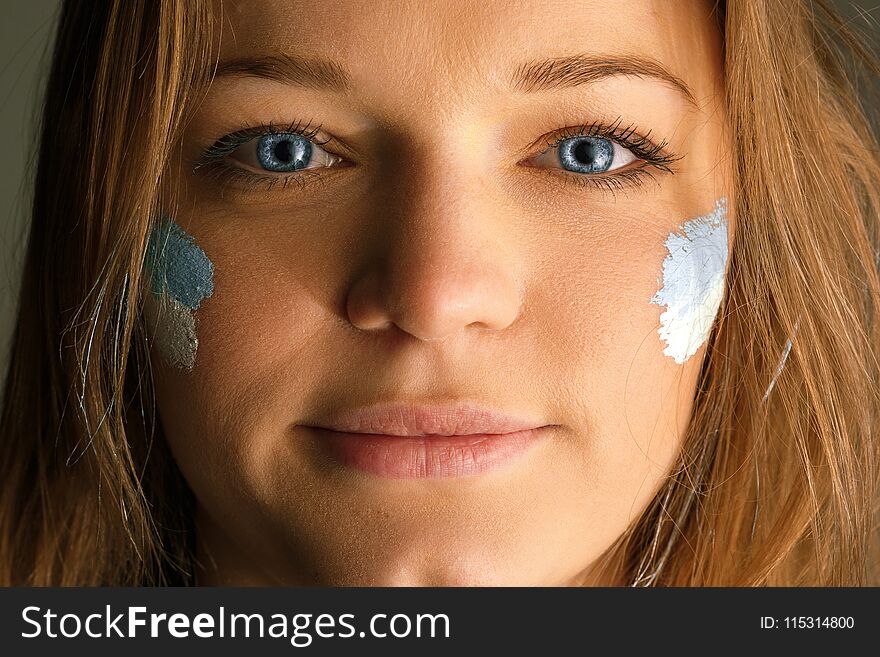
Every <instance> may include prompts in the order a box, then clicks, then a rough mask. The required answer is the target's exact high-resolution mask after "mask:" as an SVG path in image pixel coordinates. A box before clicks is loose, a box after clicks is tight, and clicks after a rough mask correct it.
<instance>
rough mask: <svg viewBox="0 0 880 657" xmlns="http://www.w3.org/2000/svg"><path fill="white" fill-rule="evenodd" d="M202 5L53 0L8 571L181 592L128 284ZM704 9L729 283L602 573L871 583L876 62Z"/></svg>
mask: <svg viewBox="0 0 880 657" xmlns="http://www.w3.org/2000/svg"><path fill="white" fill-rule="evenodd" d="M208 4H209V3H203V2H195V1H192V2H183V1H181V0H157V1H156V2H146V0H137V1H136V0H115V1H114V2H107V3H77V2H66V3H65V5H64V8H63V12H62V15H61V18H60V24H59V28H58V33H57V42H56V46H55V52H54V57H53V64H52V70H51V75H50V80H49V84H48V88H47V92H46V98H45V109H44V112H43V116H42V125H41V137H40V149H39V161H38V168H37V172H36V179H35V185H34V201H33V212H32V222H31V228H30V238H29V242H28V251H27V255H26V262H25V270H24V276H23V283H22V289H21V296H20V305H19V314H18V322H17V325H16V326H17V328H16V332H15V335H14V338H13V345H12V353H11V360H10V369H9V372H8V375H7V379H6V387H5V392H4V397H3V399H4V405H3V409H2V415H0V478H2V482H3V483H2V490H0V584H4V585H22V584H23V585H102V584H104V585H107V584H109V585H142V584H191V583H193V582H194V573H195V562H194V550H193V545H194V542H193V541H194V530H193V526H192V516H193V499H192V494H191V492H190V491H189V489H188V487H187V486H186V484H185V482H184V480H183V478H182V476H181V475H180V473H179V471H178V470H177V467H176V465H175V463H174V460H173V459H172V457H171V455H170V452H169V450H168V448H167V446H166V445H165V441H164V439H163V437H162V435H161V427H160V426H159V423H158V422H157V419H156V414H155V408H154V405H155V404H154V400H153V390H152V383H151V375H150V369H149V361H148V358H147V345H146V337H145V334H144V330H143V327H142V320H141V314H140V290H141V287H142V279H143V262H144V251H145V248H146V242H147V235H148V234H149V231H150V229H151V227H152V221H153V218H154V217H155V216H157V214H158V212H157V210H158V208H159V207H160V202H159V197H160V190H161V188H162V187H161V181H162V174H163V171H164V170H165V168H166V167H167V166H168V162H169V160H170V157H171V154H172V153H173V150H174V148H175V147H176V146H177V145H178V144H179V143H180V138H181V134H182V130H183V128H184V126H185V124H186V120H187V117H188V112H190V111H191V110H192V108H193V107H194V105H195V104H196V103H197V102H198V99H199V98H200V95H201V94H202V93H203V91H204V89H206V87H207V84H208V83H209V81H210V74H211V71H212V66H213V64H214V62H215V57H216V45H217V41H216V39H215V36H216V35H215V33H214V29H215V23H214V22H213V19H212V14H211V11H210V7H209V6H208ZM715 11H716V14H717V17H718V22H719V26H720V28H721V30H722V33H723V35H724V48H725V53H724V54H725V71H724V74H725V84H726V89H727V99H726V100H727V106H728V112H729V116H730V123H731V134H732V135H733V142H734V151H735V152H734V153H733V155H734V159H735V165H736V166H735V176H736V187H735V189H734V190H732V195H733V196H734V197H735V199H736V208H737V231H736V236H735V241H734V245H733V256H732V259H731V263H730V269H729V278H728V286H727V294H726V297H725V301H724V304H723V307H722V310H721V313H720V314H719V319H718V321H717V323H716V325H715V328H714V331H713V334H712V337H711V339H710V342H709V346H708V349H707V353H706V357H705V361H704V364H703V370H702V373H701V378H700V382H699V385H698V390H697V393H696V400H695V402H696V403H695V410H694V414H693V418H692V421H691V424H690V428H689V431H688V435H687V436H686V440H685V444H684V447H683V449H682V452H681V455H680V458H679V462H678V464H677V465H676V467H675V468H674V469H673V471H672V472H671V473H670V475H669V477H668V479H667V480H666V482H665V483H664V485H663V486H662V487H661V489H660V491H659V492H658V494H657V495H656V497H655V498H654V500H653V501H652V503H651V504H650V505H649V507H648V508H647V510H646V511H645V512H644V513H643V514H642V516H641V517H640V518H638V519H637V520H636V521H635V522H634V523H633V525H632V526H631V527H630V528H629V529H628V530H627V531H626V532H625V533H624V534H623V535H622V536H621V537H620V538H619V539H618V541H616V542H615V544H614V545H613V546H611V547H610V548H609V549H608V551H607V552H606V554H605V555H604V556H603V559H602V561H601V564H603V565H604V566H605V568H606V571H607V572H608V573H609V577H610V578H611V580H612V581H614V582H615V583H618V584H628V585H639V586H656V585H698V586H711V585H798V584H804V585H861V584H867V583H871V582H874V581H876V578H877V576H878V574H877V573H876V572H870V571H869V565H873V564H876V562H877V556H876V554H874V555H872V554H871V553H870V550H871V549H872V545H876V543H872V541H875V540H876V538H877V526H876V521H877V508H876V503H877V500H878V486H880V454H878V449H880V440H878V430H877V428H876V427H877V426H878V419H880V418H878V410H880V388H878V382H880V363H878V354H880V327H878V307H880V278H878V248H880V150H878V144H877V139H876V136H875V135H874V134H873V133H872V130H871V127H870V125H869V123H868V121H867V119H866V117H865V113H864V111H863V110H862V108H861V105H860V102H859V97H858V95H857V93H856V83H857V80H858V77H859V73H860V72H868V73H869V74H873V75H877V74H880V66H878V64H877V59H876V55H875V54H874V53H871V52H869V51H868V50H867V49H866V48H865V47H864V46H863V45H861V44H862V42H861V41H860V40H859V39H858V38H857V35H856V32H855V31H853V30H852V29H850V27H849V26H847V25H846V24H845V23H844V22H843V21H842V20H841V19H840V18H839V17H838V16H837V15H836V14H834V13H833V12H832V11H831V10H830V9H829V8H828V7H827V6H826V4H825V2H820V1H818V0H816V1H814V2H811V1H810V0H788V1H785V2H783V1H780V0H729V1H728V2H726V3H723V2H719V3H717V4H716V7H715ZM868 77H870V76H868Z"/></svg>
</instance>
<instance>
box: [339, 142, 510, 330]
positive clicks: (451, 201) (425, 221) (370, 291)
mask: <svg viewBox="0 0 880 657" xmlns="http://www.w3.org/2000/svg"><path fill="white" fill-rule="evenodd" d="M397 143H398V144H406V143H409V146H408V147H406V146H399V147H398V148H396V149H395V150H396V151H397V153H396V155H395V157H393V158H391V162H393V164H388V166H387V167H384V169H385V170H384V171H383V175H382V178H383V179H385V180H386V181H388V185H387V187H386V190H387V191H386V196H385V200H386V202H385V203H383V209H382V210H381V211H380V212H381V213H380V216H379V217H377V225H378V226H380V227H381V236H380V237H379V239H380V240H381V245H380V248H379V249H378V250H377V251H376V253H377V255H376V257H375V259H374V261H372V262H371V263H370V264H369V267H368V268H367V270H366V271H365V272H363V273H362V274H361V275H360V277H359V279H358V280H357V281H355V283H354V285H353V286H352V288H351V291H350V295H349V301H348V309H349V316H350V320H351V321H352V323H353V324H355V325H356V326H359V327H360V328H363V329H375V328H381V327H387V326H388V325H389V324H394V325H396V326H397V327H398V328H400V329H401V330H403V331H405V332H407V333H410V334H411V335H413V336H414V337H417V338H419V339H422V340H439V339H442V338H445V337H447V336H448V335H450V334H452V333H455V332H457V331H459V330H460V329H462V328H464V327H467V326H471V325H474V326H479V327H481V328H489V329H501V328H504V327H506V326H508V325H509V324H511V323H512V322H513V321H514V319H515V318H516V316H517V314H518V311H519V299H520V290H519V262H518V259H517V257H516V249H515V246H514V245H513V244H512V243H510V234H511V232H510V231H509V230H505V226H504V224H505V219H504V217H499V216H498V211H497V209H495V210H493V208H492V201H493V199H492V198H491V196H490V195H489V194H488V193H487V191H486V190H487V188H488V186H487V185H486V184H485V182H484V180H483V176H484V175H487V173H486V172H485V171H483V170H482V169H483V167H482V166H481V165H480V164H479V157H478V156H477V155H476V154H475V153H472V152H471V153H470V154H468V153H467V152H466V151H468V150H469V149H467V148H464V147H463V146H462V145H461V144H462V139H461V134H458V135H457V136H456V133H455V132H454V131H443V130H434V131H433V132H432V135H431V137H430V138H425V139H422V140H418V141H417V142H416V143H414V140H409V141H407V140H400V141H397ZM456 144H459V146H456ZM386 162H387V161H386ZM508 221H509V219H508Z"/></svg>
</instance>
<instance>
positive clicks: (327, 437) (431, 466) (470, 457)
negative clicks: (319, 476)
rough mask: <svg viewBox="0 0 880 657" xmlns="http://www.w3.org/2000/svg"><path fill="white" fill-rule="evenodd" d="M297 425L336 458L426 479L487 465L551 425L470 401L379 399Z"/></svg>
mask: <svg viewBox="0 0 880 657" xmlns="http://www.w3.org/2000/svg"><path fill="white" fill-rule="evenodd" d="M301 426H302V427H303V428H304V429H306V430H307V431H309V432H310V434H311V436H312V437H313V438H314V439H315V440H316V441H317V442H318V443H319V444H320V445H321V446H322V447H323V448H324V449H325V451H326V452H327V453H328V454H329V455H330V456H332V457H333V458H335V460H337V461H338V462H340V463H341V464H343V465H346V466H349V467H353V468H356V469H358V470H362V471H365V472H370V473H372V474H375V475H378V476H381V477H390V478H408V479H421V478H425V479H433V478H443V477H462V476H472V475H477V474H482V473H485V472H488V471H490V470H493V469H495V468H497V467H499V466H501V465H502V464H504V463H506V462H508V461H509V460H511V459H512V458H514V457H515V456H517V455H518V454H521V453H523V452H525V451H527V450H529V449H530V448H531V447H533V446H534V445H536V444H537V443H539V442H541V440H542V439H543V438H544V437H546V436H547V434H548V433H549V430H550V429H552V428H553V427H555V426H557V425H551V424H548V423H546V422H545V421H543V420H542V419H540V418H537V417H529V416H524V415H512V414H508V413H503V412H500V411H497V410H495V409H491V408H487V407H484V406H479V405H474V404H457V405H431V404H379V405H373V406H369V407H363V408H358V409H348V410H344V411H341V412H338V413H336V414H335V415H333V417H332V418H328V419H327V420H326V421H322V422H317V423H314V424H308V425H301Z"/></svg>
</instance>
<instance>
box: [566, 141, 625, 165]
mask: <svg viewBox="0 0 880 657" xmlns="http://www.w3.org/2000/svg"><path fill="white" fill-rule="evenodd" d="M558 149H559V163H560V164H561V165H562V166H563V167H564V168H565V169H567V170H568V171H574V172H576V173H603V172H605V171H608V170H609V169H611V165H612V163H614V142H612V141H611V140H609V139H603V138H602V137H573V138H570V139H565V140H563V141H562V142H561V143H560V144H559V147H558Z"/></svg>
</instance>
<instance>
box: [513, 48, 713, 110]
mask: <svg viewBox="0 0 880 657" xmlns="http://www.w3.org/2000/svg"><path fill="white" fill-rule="evenodd" d="M615 75H631V76H634V77H638V78H655V79H658V80H660V81H661V82H664V83H665V84H668V85H670V86H672V87H673V88H675V89H676V90H677V91H679V92H681V93H682V95H684V97H685V98H686V99H687V101H688V102H689V103H691V104H692V105H693V106H694V107H698V105H697V100H696V98H695V97H694V94H693V92H692V91H691V88H690V87H689V86H688V85H687V83H685V81H684V80H682V79H681V78H679V77H678V76H676V75H673V74H672V73H671V72H670V71H669V70H668V69H667V68H666V67H665V66H663V64H661V63H660V62H658V61H657V60H654V59H648V58H644V57H636V56H611V57H597V56H593V55H571V56H568V57H550V58H547V59H538V60H534V61H530V62H524V63H523V64H520V65H519V66H518V67H517V68H516V70H515V71H514V73H513V78H512V80H511V86H512V88H513V89H515V90H517V91H522V92H526V93H533V92H538V91H546V90H550V89H561V88H567V87H576V86H578V85H582V84H590V83H592V82H596V81H597V80H601V79H602V78H607V77H613V76H615Z"/></svg>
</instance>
